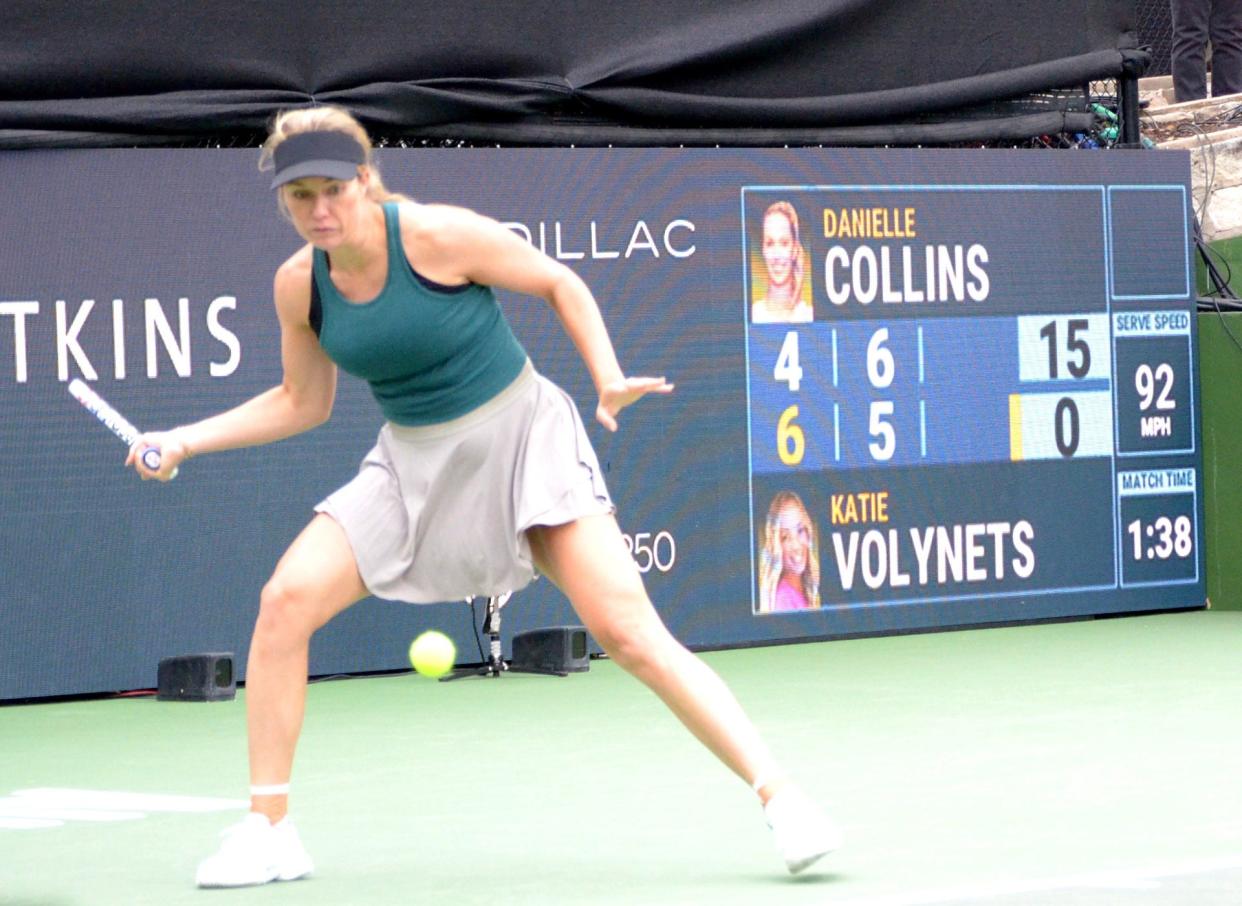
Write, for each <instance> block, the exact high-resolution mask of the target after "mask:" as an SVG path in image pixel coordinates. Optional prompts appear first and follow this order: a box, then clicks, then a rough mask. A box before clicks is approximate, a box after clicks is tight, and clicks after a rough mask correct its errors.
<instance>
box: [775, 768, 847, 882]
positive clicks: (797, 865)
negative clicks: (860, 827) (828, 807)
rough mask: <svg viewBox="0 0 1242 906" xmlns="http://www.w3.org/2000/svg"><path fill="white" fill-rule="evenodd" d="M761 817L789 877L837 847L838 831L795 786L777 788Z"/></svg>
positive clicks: (838, 844)
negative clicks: (770, 830)
mask: <svg viewBox="0 0 1242 906" xmlns="http://www.w3.org/2000/svg"><path fill="white" fill-rule="evenodd" d="M763 814H764V817H766V818H767V819H768V827H770V828H772V837H773V839H774V840H775V842H776V848H777V849H778V850H779V851H780V854H781V856H782V857H783V858H784V859H785V867H786V868H788V869H789V873H790V874H793V875H796V874H797V873H798V872H800V871H802V870H803V869H805V868H807V867H809V866H810V865H811V864H812V863H814V862H815V861H816V860H817V859H819V858H821V857H823V856H826V855H828V853H830V852H832V851H833V850H837V849H840V848H841V843H842V836H841V829H840V828H838V827H837V826H836V825H835V824H834V823H833V822H832V821H831V820H829V818H828V817H827V816H826V815H825V814H824V813H823V812H822V811H820V809H819V807H818V806H817V805H815V803H814V802H812V801H811V800H810V799H808V798H807V796H806V794H805V793H803V792H802V791H801V790H799V789H797V788H795V787H792V786H786V787H783V788H781V790H780V791H778V792H777V794H776V795H775V796H773V797H772V798H771V799H769V800H768V804H767V805H765V806H764V807H763Z"/></svg>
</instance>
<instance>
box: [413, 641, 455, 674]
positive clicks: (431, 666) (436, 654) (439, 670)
mask: <svg viewBox="0 0 1242 906" xmlns="http://www.w3.org/2000/svg"><path fill="white" fill-rule="evenodd" d="M456 659H457V646H456V645H454V644H453V640H452V639H450V638H449V637H448V636H446V635H445V634H444V633H442V632H437V631H436V630H434V629H428V630H427V631H426V632H424V633H423V634H422V635H420V636H419V637H418V638H416V639H415V640H414V641H413V642H411V643H410V663H411V664H412V665H413V667H414V669H415V670H417V671H418V672H419V673H421V674H422V675H423V676H429V677H431V678H432V679H435V678H436V677H440V676H444V675H445V674H446V673H448V672H449V671H450V670H452V669H453V663H454V661H456Z"/></svg>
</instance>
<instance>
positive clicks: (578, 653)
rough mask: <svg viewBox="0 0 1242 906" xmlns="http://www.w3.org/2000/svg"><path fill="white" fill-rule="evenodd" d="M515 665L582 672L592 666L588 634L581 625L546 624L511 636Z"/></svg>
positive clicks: (512, 660)
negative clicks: (542, 627)
mask: <svg viewBox="0 0 1242 906" xmlns="http://www.w3.org/2000/svg"><path fill="white" fill-rule="evenodd" d="M510 663H511V664H512V665H513V666H514V667H519V668H520V667H527V668H534V669H537V670H560V671H563V672H565V673H585V672H586V671H587V670H590V669H591V660H590V653H589V652H588V651H587V634H586V630H585V629H583V628H582V627H581V626H548V627H546V628H544V629H532V630H530V631H529V632H519V633H516V634H515V635H514V636H513V657H512V658H511V659H510Z"/></svg>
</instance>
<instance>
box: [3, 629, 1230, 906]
mask: <svg viewBox="0 0 1242 906" xmlns="http://www.w3.org/2000/svg"><path fill="white" fill-rule="evenodd" d="M705 657H706V659H707V660H708V661H709V662H710V663H711V664H712V665H713V666H714V667H715V668H716V669H717V670H718V671H719V672H720V673H721V674H722V675H723V676H724V677H725V679H726V680H727V681H728V682H729V683H730V684H731V685H732V687H733V689H734V691H735V692H736V693H737V694H738V696H739V698H741V700H742V701H743V703H744V704H745V705H746V706H747V708H748V709H749V710H750V712H751V714H752V716H753V717H754V718H755V720H756V722H757V723H758V724H759V725H760V726H761V728H762V729H763V730H764V731H765V733H766V734H767V736H768V738H769V740H770V742H771V743H772V746H773V748H774V749H775V750H776V752H777V754H778V755H779V756H780V757H781V758H782V759H783V760H784V761H785V762H786V764H787V765H788V766H789V767H790V768H791V769H792V770H793V771H794V772H795V774H796V776H797V777H798V778H799V779H800V780H801V782H802V784H803V786H804V787H806V788H807V789H808V790H809V791H810V792H812V793H813V794H814V795H815V796H816V797H818V798H819V799H820V800H821V801H822V802H823V803H824V804H825V805H826V806H827V807H828V808H829V810H830V811H831V813H832V814H833V815H834V816H835V817H836V818H837V819H838V820H839V821H840V822H841V823H842V824H843V825H844V826H845V829H846V833H847V835H848V839H847V847H846V849H844V850H843V851H842V852H840V853H838V854H836V855H834V856H830V857H828V858H827V859H826V860H824V862H823V863H822V866H821V867H820V868H819V869H818V870H817V871H816V870H812V871H811V872H809V873H808V875H807V876H805V877H799V878H796V879H791V878H789V877H788V876H786V875H785V873H784V869H783V866H782V865H781V863H780V860H779V858H778V857H777V855H776V853H775V851H774V850H773V848H772V845H771V841H770V840H769V839H768V832H767V829H766V828H765V827H764V825H763V821H762V818H761V814H760V812H759V809H758V807H757V805H756V804H755V803H754V802H753V801H752V798H751V794H750V792H749V791H748V790H747V789H746V787H745V786H744V784H742V783H741V782H740V781H737V780H735V779H734V778H733V777H732V776H730V775H728V774H727V773H726V772H725V771H724V769H723V768H721V767H720V766H718V765H717V764H716V763H715V762H714V760H713V759H712V758H711V757H710V756H709V755H708V754H707V753H706V751H705V750H703V749H701V748H700V747H699V746H698V744H697V743H695V742H694V741H693V740H692V739H691V737H690V736H689V734H687V733H686V732H684V731H683V730H682V729H681V727H680V725H679V724H677V723H676V721H675V720H674V719H673V718H672V717H671V715H669V714H668V713H667V712H665V711H664V709H663V707H662V706H661V705H659V704H658V702H657V701H656V699H655V698H654V696H652V695H651V694H650V693H648V692H647V691H646V690H645V689H643V688H642V687H640V686H639V685H638V684H637V683H636V682H634V681H633V680H631V679H629V678H628V677H626V676H625V675H623V674H622V672H621V671H620V670H618V669H617V667H616V666H615V665H613V664H611V663H609V662H606V661H596V662H593V663H592V666H591V670H590V672H589V673H586V674H579V675H574V676H571V677H569V678H567V679H558V678H550V677H540V676H519V675H510V676H506V677H503V678H501V679H472V680H464V681H462V682H458V683H450V684H441V683H434V682H431V681H429V680H425V679H421V678H417V677H415V676H413V675H401V676H386V677H373V678H359V679H349V680H341V681H332V682H323V683H316V684H314V685H312V686H311V689H310V694H309V706H308V714H307V723H306V728H305V732H304V735H303V738H302V744H301V748H300V750H299V759H298V764H297V768H296V771H295V775H294V781H293V788H294V815H295V817H296V819H297V822H298V825H299V829H300V830H301V833H302V837H303V839H304V840H305V842H306V845H307V847H308V849H309V850H310V852H311V854H312V856H313V857H314V858H315V861H316V876H315V877H314V878H312V879H310V880H307V881H300V882H294V883H287V884H279V885H272V886H268V887H265V888H257V889H247V890H237V891H199V890H196V889H194V888H193V886H192V878H193V873H194V867H195V864H196V863H197V861H198V860H199V858H201V857H202V856H204V855H206V854H207V853H208V852H209V851H211V850H212V849H213V848H214V846H215V843H216V835H217V833H218V831H219V830H220V829H221V828H223V827H224V826H225V825H227V824H228V823H230V822H231V821H232V820H234V819H235V818H236V817H237V816H238V815H239V814H240V812H239V810H238V809H237V808H236V807H234V806H231V805H230V804H229V803H228V802H227V801H226V802H224V803H220V802H216V801H212V800H218V799H225V800H240V799H241V798H242V797H244V795H245V789H246V743H245V714H244V702H243V698H242V695H244V693H243V694H242V695H239V697H238V700H237V701H235V702H229V703H217V704H186V703H164V702H156V701H155V700H154V699H150V698H141V699H112V700H96V701H82V702H68V703H52V704H42V705H22V706H8V707H3V708H0V826H5V827H7V828H8V829H0V904H4V906H78V904H83V906H86V904H90V906H95V904H101V906H104V904H126V906H130V904H147V903H150V904H160V906H165V904H179V903H199V904H201V903H207V902H210V903H216V904H220V903H229V904H250V903H265V904H276V903H296V904H311V906H315V904H333V906H341V904H351V906H352V904H360V906H367V904H395V903H419V904H437V906H439V904H444V906H449V904H453V906H469V904H494V903H498V902H504V903H505V904H507V906H527V904H529V906H534V904H539V906H558V904H571V903H572V904H590V906H609V904H644V906H645V904H653V906H655V904H711V906H733V904H738V906H741V904H747V906H753V904H764V906H767V904H777V906H784V904H789V906H798V904H859V906H861V904H866V906H907V904H956V903H988V904H997V906H1033V904H1054V906H1062V904H1079V903H1092V904H1095V903H1101V904H1142V906H1147V904H1161V906H1165V904H1196V906H1198V904H1215V903H1222V904H1224V903H1230V904H1236V903H1238V902H1240V901H1242V781H1240V780H1239V776H1238V769H1237V766H1238V761H1239V757H1240V755H1242V706H1240V703H1242V613H1223V612H1214V613H1213V612H1208V613H1190V614H1171V615H1158V616H1148V617H1133V618H1125V619H1109V620H1096V621H1086V622H1075V623H1064V624H1053V625H1038V626H1025V627H1015V628H1003V629H989V630H980V631H971V632H956V633H941V634H934V635H916V636H901V637H892V638H878V639H861V640H853V641H842V642H831V643H817V644H804V645H793V646H783V647H773V648H762V649H752V650H743V651H728V652H716V653H712V654H708V655H706V656H705ZM152 672H153V675H154V665H152ZM38 791H43V792H38ZM57 791H59V792H57ZM73 791H93V792H94V797H93V798H91V797H89V796H86V795H85V794H83V793H80V792H73ZM105 792H106V793H110V794H118V795H111V796H104V795H102V793H105ZM119 794H129V798H125V797H124V796H121V795H119ZM133 794H144V795H145V796H146V797H147V798H141V797H140V798H133ZM152 796H160V797H170V796H171V797H192V798H189V799H187V798H173V799H155V798H150V797H152ZM204 799H206V800H207V801H203V800H204ZM189 808H216V809H217V810H214V811H197V812H196V811H186V810H185V809H189ZM220 809H223V810H220ZM99 818H108V819H109V820H91V819H99ZM35 825H41V826H35Z"/></svg>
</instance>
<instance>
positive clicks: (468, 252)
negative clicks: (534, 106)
mask: <svg viewBox="0 0 1242 906" xmlns="http://www.w3.org/2000/svg"><path fill="white" fill-rule="evenodd" d="M435 217H436V218H437V219H439V220H440V221H441V223H440V228H439V229H437V230H436V231H435V235H436V239H435V243H436V245H437V254H438V255H443V256H444V260H445V261H448V262H452V263H453V268H452V269H453V270H454V271H456V272H457V273H459V275H460V276H461V278H462V279H464V280H469V281H471V282H474V283H481V284H484V285H486V286H494V287H498V288H501V289H507V290H511V291H512V292H516V293H523V294H525V295H529V296H538V297H540V298H542V299H545V300H546V301H547V302H548V304H549V305H551V306H552V310H553V311H555V312H556V314H557V317H558V318H560V321H561V324H562V325H564V327H565V332H566V333H567V334H569V337H570V339H571V340H573V343H574V346H575V347H577V349H578V353H579V354H580V355H581V356H582V359H583V361H584V362H585V363H586V366H587V370H588V371H589V372H590V374H591V379H592V380H593V381H594V382H595V389H596V392H597V393H598V394H599V406H598V407H597V408H596V411H595V417H596V418H597V419H598V420H599V422H600V424H602V425H603V426H604V427H605V428H607V429H608V430H609V431H615V430H617V420H616V416H617V413H618V412H620V411H621V410H622V409H624V408H625V407H626V406H628V405H630V404H631V403H634V402H635V401H637V400H638V399H640V398H641V397H643V396H645V395H646V394H648V393H669V392H671V391H672V389H673V385H672V384H670V383H668V381H666V380H665V379H664V378H663V377H626V375H625V372H624V371H623V370H622V369H621V365H620V363H618V361H617V355H616V351H615V350H614V349H613V345H612V340H611V339H609V336H608V328H607V327H606V326H605V325H604V318H603V316H602V315H601V313H600V309H599V304H598V303H597V302H596V301H595V297H594V296H593V295H592V294H591V290H590V289H589V288H588V287H587V285H586V283H584V282H583V281H582V278H581V277H579V276H578V275H577V274H575V273H574V272H573V271H572V270H570V269H569V268H568V267H566V266H565V265H564V264H561V263H560V262H559V261H556V260H554V259H552V258H550V257H548V256H547V255H545V254H543V253H542V252H540V251H539V250H538V249H536V248H535V247H534V246H532V245H531V244H530V243H528V242H525V241H524V240H522V239H520V238H519V237H518V236H516V235H515V234H514V233H513V232H512V231H511V230H509V229H507V228H505V227H503V226H501V225H500V224H499V223H497V222H496V221H495V220H492V219H491V218H488V217H483V216H482V215H479V214H476V213H474V212H473V211H468V210H465V209H463V208H440V209H438V210H436V211H435Z"/></svg>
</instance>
